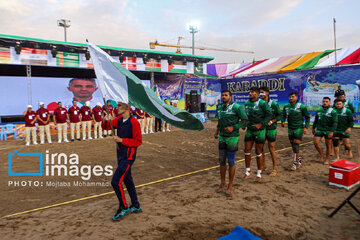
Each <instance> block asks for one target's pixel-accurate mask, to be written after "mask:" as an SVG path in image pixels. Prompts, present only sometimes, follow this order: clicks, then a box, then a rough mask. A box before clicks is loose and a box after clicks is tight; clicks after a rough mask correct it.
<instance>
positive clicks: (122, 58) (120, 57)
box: [119, 53, 125, 63]
mask: <svg viewBox="0 0 360 240" xmlns="http://www.w3.org/2000/svg"><path fill="white" fill-rule="evenodd" d="M124 60H125V57H124V53H120V56H119V61H120V63H122V62H124Z"/></svg>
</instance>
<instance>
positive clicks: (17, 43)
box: [15, 42, 21, 54]
mask: <svg viewBox="0 0 360 240" xmlns="http://www.w3.org/2000/svg"><path fill="white" fill-rule="evenodd" d="M15 52H16V54H20V52H21V46H20V42H16V44H15Z"/></svg>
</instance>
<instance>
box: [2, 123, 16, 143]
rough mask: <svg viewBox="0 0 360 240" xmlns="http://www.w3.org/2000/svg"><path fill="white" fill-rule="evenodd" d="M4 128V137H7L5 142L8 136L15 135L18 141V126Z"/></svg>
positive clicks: (10, 125)
mask: <svg viewBox="0 0 360 240" xmlns="http://www.w3.org/2000/svg"><path fill="white" fill-rule="evenodd" d="M3 128H4V133H3V134H4V137H5V140H7V135H8V134H14V139H16V135H17V132H16V126H15V125H14V124H6V125H5V126H3Z"/></svg>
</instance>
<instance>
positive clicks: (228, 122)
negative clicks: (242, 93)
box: [214, 90, 248, 196]
mask: <svg viewBox="0 0 360 240" xmlns="http://www.w3.org/2000/svg"><path fill="white" fill-rule="evenodd" d="M221 100H222V104H219V105H218V106H217V109H216V110H217V113H218V118H219V120H218V125H217V128H216V132H215V135H214V136H215V138H219V163H220V177H221V182H220V187H219V190H218V192H223V191H224V190H225V176H226V159H227V162H228V165H229V185H228V188H227V191H226V195H227V196H231V195H232V187H233V180H234V176H235V154H236V151H237V150H238V142H239V129H240V128H243V127H245V126H246V125H247V122H248V118H247V116H246V114H245V112H244V110H243V108H242V107H241V106H240V105H239V104H237V103H233V102H232V101H231V92H230V91H228V90H223V91H222V92H221ZM219 135H220V136H219Z"/></svg>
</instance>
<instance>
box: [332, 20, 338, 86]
mask: <svg viewBox="0 0 360 240" xmlns="http://www.w3.org/2000/svg"><path fill="white" fill-rule="evenodd" d="M333 27H334V50H335V64H334V66H335V65H336V63H337V55H336V20H335V18H333ZM334 81H335V82H336V71H335V69H334Z"/></svg>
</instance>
